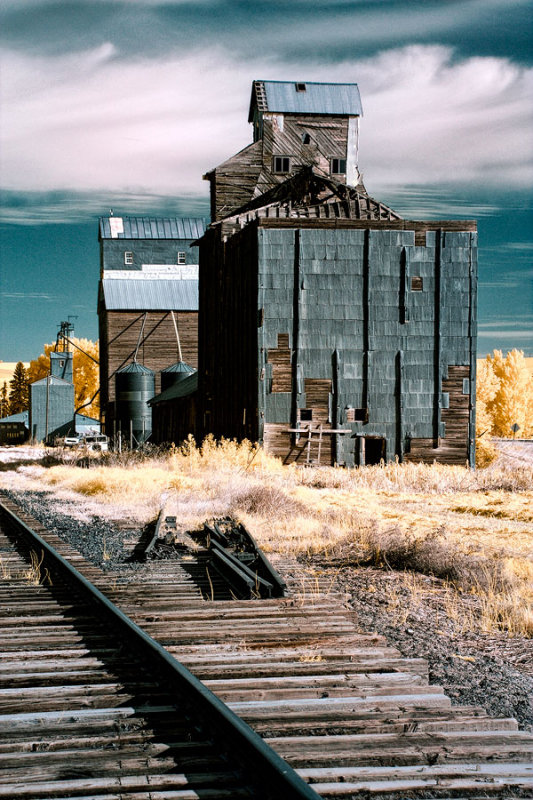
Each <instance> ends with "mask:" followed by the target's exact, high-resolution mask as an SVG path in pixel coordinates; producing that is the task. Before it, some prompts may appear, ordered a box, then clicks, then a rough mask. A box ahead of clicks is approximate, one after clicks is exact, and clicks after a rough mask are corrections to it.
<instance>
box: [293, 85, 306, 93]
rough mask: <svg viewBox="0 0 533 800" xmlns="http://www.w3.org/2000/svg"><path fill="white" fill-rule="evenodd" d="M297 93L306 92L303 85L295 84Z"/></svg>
mask: <svg viewBox="0 0 533 800" xmlns="http://www.w3.org/2000/svg"><path fill="white" fill-rule="evenodd" d="M295 86H296V91H297V92H305V91H306V90H307V86H306V85H305V83H297V84H295Z"/></svg>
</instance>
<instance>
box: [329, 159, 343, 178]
mask: <svg viewBox="0 0 533 800" xmlns="http://www.w3.org/2000/svg"><path fill="white" fill-rule="evenodd" d="M331 174H332V175H346V159H345V158H332V159H331Z"/></svg>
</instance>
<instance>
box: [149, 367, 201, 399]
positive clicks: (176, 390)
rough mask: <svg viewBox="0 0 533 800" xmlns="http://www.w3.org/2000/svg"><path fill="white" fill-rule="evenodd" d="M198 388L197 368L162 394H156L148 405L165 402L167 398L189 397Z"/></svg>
mask: <svg viewBox="0 0 533 800" xmlns="http://www.w3.org/2000/svg"><path fill="white" fill-rule="evenodd" d="M197 389H198V372H197V371H196V370H195V371H194V372H192V373H191V374H190V375H188V376H187V377H186V378H183V380H181V381H178V383H175V384H173V385H172V386H169V387H168V389H165V391H164V392H161V394H156V396H155V397H152V399H151V400H148V405H149V406H153V405H157V404H158V403H164V402H165V400H177V399H178V398H180V397H188V396H189V395H191V394H193V393H194V392H195V391H196V390H197Z"/></svg>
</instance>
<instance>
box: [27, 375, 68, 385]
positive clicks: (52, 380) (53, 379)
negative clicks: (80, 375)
mask: <svg viewBox="0 0 533 800" xmlns="http://www.w3.org/2000/svg"><path fill="white" fill-rule="evenodd" d="M46 382H48V385H49V386H72V385H73V384H72V383H71V381H64V380H63V378H58V377H57V376H56V375H49V376H48V377H47V378H41V379H40V380H38V381H34V382H33V383H30V386H43V385H44V384H45V383H46Z"/></svg>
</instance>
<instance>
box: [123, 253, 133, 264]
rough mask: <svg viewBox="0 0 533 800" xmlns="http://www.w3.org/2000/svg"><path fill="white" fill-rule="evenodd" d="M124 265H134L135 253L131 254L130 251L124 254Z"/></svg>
mask: <svg viewBox="0 0 533 800" xmlns="http://www.w3.org/2000/svg"><path fill="white" fill-rule="evenodd" d="M124 263H125V264H133V253H130V252H129V251H126V252H125V253H124Z"/></svg>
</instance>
